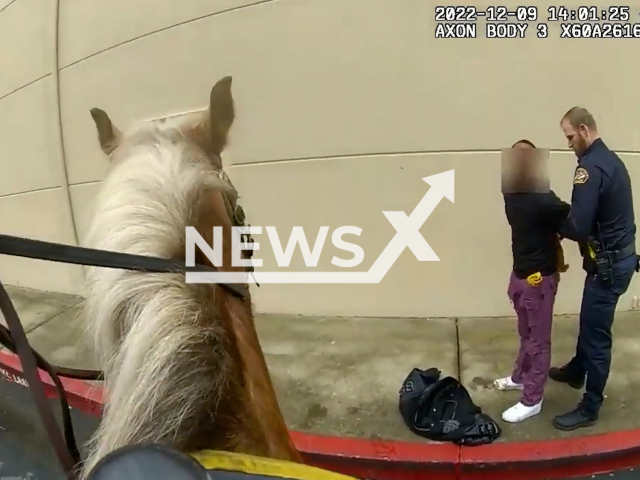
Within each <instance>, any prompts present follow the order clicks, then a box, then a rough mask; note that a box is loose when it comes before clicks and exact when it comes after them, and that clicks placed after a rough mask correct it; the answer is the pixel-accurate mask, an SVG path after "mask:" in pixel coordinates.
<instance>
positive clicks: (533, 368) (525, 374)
mask: <svg viewBox="0 0 640 480" xmlns="http://www.w3.org/2000/svg"><path fill="white" fill-rule="evenodd" d="M559 280H560V277H559V275H558V274H555V275H550V276H548V277H542V282H541V283H540V284H538V285H537V286H531V285H529V284H528V283H527V280H526V279H520V278H518V277H516V276H515V274H514V273H513V272H512V273H511V280H510V281H509V289H508V291H507V293H508V295H509V298H510V299H511V302H512V303H513V308H514V309H515V311H516V314H517V316H518V334H519V335H520V351H519V353H518V359H517V360H516V364H515V367H514V369H513V373H512V374H511V379H512V380H513V381H514V382H516V383H522V384H523V385H524V391H523V393H522V399H521V400H520V401H521V402H522V404H523V405H527V406H529V407H530V406H533V405H536V404H538V403H540V401H541V400H542V397H543V394H544V386H545V383H546V382H547V375H548V374H549V366H550V364H551V323H552V318H553V304H554V303H555V299H556V293H557V292H558V282H559Z"/></svg>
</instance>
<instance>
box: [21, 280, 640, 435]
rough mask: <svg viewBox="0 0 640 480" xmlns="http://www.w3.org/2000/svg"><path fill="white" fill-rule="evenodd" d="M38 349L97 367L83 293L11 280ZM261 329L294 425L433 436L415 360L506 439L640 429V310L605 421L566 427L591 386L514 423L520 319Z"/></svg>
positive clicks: (623, 333) (342, 322) (555, 398)
mask: <svg viewBox="0 0 640 480" xmlns="http://www.w3.org/2000/svg"><path fill="white" fill-rule="evenodd" d="M9 294H10V295H11V298H12V299H13V300H14V302H15V305H16V308H17V310H18V313H19V314H20V317H21V318H22V321H23V322H24V324H25V328H26V330H27V332H28V337H29V339H30V341H31V343H32V346H33V347H34V348H35V349H36V350H38V351H39V352H40V353H41V354H43V355H44V356H45V358H47V359H49V360H50V361H51V362H53V363H56V364H59V365H63V366H69V367H78V368H95V367H96V365H95V362H94V360H93V358H92V355H91V352H90V350H89V348H87V347H86V346H85V344H84V343H83V342H82V340H81V331H80V321H79V317H78V312H79V304H80V302H81V298H80V297H73V296H69V295H62V294H56V293H49V292H40V291H36V290H29V289H24V288H18V287H9ZM256 322H257V326H258V333H259V335H260V339H261V343H262V346H263V349H264V352H265V355H266V357H267V361H268V363H269V367H270V370H271V375H272V378H273V381H274V383H275V385H276V389H277V391H278V398H279V401H280V404H281V406H282V410H283V413H284V415H285V418H286V420H287V423H288V425H289V427H290V428H292V429H294V430H299V431H303V432H312V433H322V434H327V435H340V436H353V437H364V438H385V439H396V440H407V441H425V440H423V439H421V438H420V437H418V436H416V435H414V434H412V433H411V432H410V431H409V430H408V429H407V427H406V426H405V425H404V423H403V422H402V419H401V417H400V414H399V412H398V390H399V388H400V385H401V382H402V381H403V380H404V378H405V377H406V375H407V374H408V373H409V372H410V370H411V369H412V368H413V367H419V368H428V367H438V368H439V369H441V370H442V372H443V375H454V376H456V377H458V378H459V379H460V380H461V381H462V383H463V384H464V385H465V386H466V387H467V388H468V389H469V391H470V393H471V396H472V398H473V399H474V401H475V403H476V404H478V405H479V406H480V407H482V409H483V410H484V411H485V412H486V413H488V414H490V415H491V416H493V418H494V419H496V420H497V421H499V422H500V424H501V425H502V426H503V435H502V437H501V438H500V440H499V441H503V442H508V441H523V440H544V439H549V438H559V437H568V436H581V435H589V434H596V433H604V432H611V431H616V430H626V429H634V428H640V415H639V413H640V406H639V405H638V404H637V402H634V401H632V399H633V398H634V396H636V393H635V392H637V391H638V390H639V389H640V371H638V370H637V368H636V366H637V365H638V364H640V313H639V312H627V313H620V314H618V315H617V318H616V321H615V325H614V337H615V338H614V358H613V365H612V373H611V376H610V380H609V384H608V386H607V391H606V395H607V400H606V402H605V406H604V408H603V410H602V412H601V416H600V421H599V422H598V424H597V425H596V426H595V427H593V428H590V429H580V430H577V431H574V432H569V433H562V432H559V431H557V430H555V429H554V428H553V427H552V426H551V419H552V417H553V416H555V415H557V414H558V413H562V412H564V411H565V410H567V409H568V408H573V406H575V405H576V403H577V402H578V401H579V399H580V396H581V392H578V391H576V390H573V389H571V388H569V387H567V386H564V385H558V384H555V383H554V382H549V384H548V386H547V390H546V392H547V393H546V397H545V403H544V407H543V413H542V414H541V415H539V416H538V417H535V418H532V419H530V420H527V421H525V422H523V423H521V424H517V425H509V424H505V423H504V422H502V420H501V418H500V415H501V412H502V411H503V410H504V409H505V408H507V407H509V406H510V405H512V404H513V403H515V402H516V401H517V399H518V393H517V392H497V391H494V390H492V389H491V387H490V386H491V383H492V381H493V379H494V378H495V377H497V376H503V375H508V374H509V373H510V372H511V368H512V362H513V360H514V358H515V353H516V349H517V333H516V329H515V327H516V323H515V319H514V318H459V319H458V318H450V319H407V318H327V317H304V316H289V315H257V318H256ZM576 334H577V318H575V317H569V316H559V317H556V319H555V324H554V334H553V335H554V337H553V356H554V364H560V363H563V362H565V361H566V360H568V359H569V358H570V357H571V355H572V353H573V349H574V348H575V339H576Z"/></svg>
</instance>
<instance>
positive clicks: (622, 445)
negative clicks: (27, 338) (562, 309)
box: [0, 351, 640, 480]
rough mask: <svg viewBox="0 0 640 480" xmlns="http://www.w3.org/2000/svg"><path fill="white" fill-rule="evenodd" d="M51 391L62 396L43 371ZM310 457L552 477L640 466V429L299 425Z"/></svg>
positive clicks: (334, 464) (405, 471)
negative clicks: (325, 428)
mask: <svg viewBox="0 0 640 480" xmlns="http://www.w3.org/2000/svg"><path fill="white" fill-rule="evenodd" d="M0 367H3V368H0V375H2V377H4V378H5V379H6V380H8V381H11V382H15V383H19V384H21V385H23V386H25V387H27V388H28V385H27V384H26V381H25V380H24V378H23V377H22V367H21V365H20V360H19V359H18V357H17V356H15V355H13V354H12V353H10V352H6V351H0ZM40 378H41V379H42V381H43V382H44V384H45V390H46V392H47V395H49V396H51V397H55V396H56V395H57V393H56V390H55V387H54V385H53V382H52V380H51V378H50V377H49V375H48V374H47V373H45V372H42V371H41V372H40ZM61 380H62V383H63V385H64V388H65V391H66V392H67V396H68V400H69V404H70V405H71V406H72V407H73V408H76V409H78V410H80V411H83V412H85V413H87V414H90V415H95V416H99V415H100V413H101V411H102V387H101V386H99V385H97V386H94V385H91V384H89V383H87V382H84V381H80V380H74V379H67V378H61ZM291 435H292V438H293V440H294V442H295V444H296V446H297V447H298V449H299V450H300V451H301V452H302V453H303V455H304V457H305V458H306V459H307V461H308V462H309V463H310V464H312V465H316V466H318V467H321V468H326V469H328V470H334V471H338V472H341V473H344V474H347V475H352V476H354V477H358V478H363V479H375V480H427V479H428V480H451V479H456V480H460V479H463V480H467V479H469V480H470V479H474V480H484V479H487V480H489V479H491V480H502V479H505V480H507V479H509V480H518V479H521V480H548V479H550V478H556V479H557V478H571V477H581V476H588V475H595V474H598V473H607V472H611V471H613V470H619V469H622V468H627V467H633V466H637V465H640V429H638V430H628V431H623V432H613V433H606V434H601V435H589V436H583V437H576V438H568V439H554V440H548V441H541V442H514V443H494V444H491V445H482V446H478V447H458V446H456V445H453V444H450V443H428V442H426V441H416V442H397V441H386V440H367V439H361V438H344V437H331V436H324V435H312V434H307V433H301V432H293V431H292V432H291Z"/></svg>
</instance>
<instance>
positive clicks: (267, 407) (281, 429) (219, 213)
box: [200, 193, 302, 462]
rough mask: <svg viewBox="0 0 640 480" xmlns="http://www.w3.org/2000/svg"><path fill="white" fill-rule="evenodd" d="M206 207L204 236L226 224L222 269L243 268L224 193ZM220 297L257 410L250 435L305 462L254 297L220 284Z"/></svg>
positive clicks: (249, 403)
mask: <svg viewBox="0 0 640 480" xmlns="http://www.w3.org/2000/svg"><path fill="white" fill-rule="evenodd" d="M206 210H207V211H208V213H209V214H210V215H208V218H207V220H209V222H206V223H208V224H209V226H207V227H205V228H202V229H200V230H201V232H202V233H203V234H204V235H203V238H205V239H206V240H207V241H208V242H209V243H210V244H211V243H212V241H213V239H212V238H208V237H210V236H211V235H212V233H211V232H212V230H213V229H212V225H221V226H222V227H223V240H222V242H223V264H222V266H221V267H219V270H221V271H227V272H228V271H241V270H243V268H242V267H239V266H238V267H234V266H233V265H232V262H231V259H232V258H231V248H230V246H231V239H232V237H231V223H230V219H229V218H228V215H227V210H226V206H225V200H224V197H223V196H222V194H220V193H216V194H215V195H214V196H213V198H211V204H210V205H208V208H206ZM247 291H248V289H247ZM216 299H217V301H216V303H217V305H218V308H219V311H220V313H221V317H222V318H223V319H224V321H225V325H226V329H227V331H228V332H229V333H230V334H231V335H232V338H235V346H236V348H237V351H238V354H239V356H240V360H241V372H242V377H243V379H244V385H245V388H246V391H245V392H244V393H245V395H244V396H243V397H244V399H245V402H246V405H244V409H245V411H246V413H247V414H250V413H253V415H251V416H252V417H254V419H253V421H252V422H251V424H252V429H255V430H254V431H253V432H251V435H250V436H251V437H252V438H253V439H254V440H253V441H260V442H261V443H262V445H261V446H260V450H262V451H263V452H264V454H265V455H267V456H268V457H271V458H279V459H282V460H289V461H295V462H301V461H302V458H301V456H300V453H299V452H298V451H297V449H296V448H295V446H294V445H293V442H292V440H291V437H290V435H289V430H288V429H287V425H286V423H285V421H284V417H283V416H282V412H281V411H280V406H279V405H278V400H277V397H276V392H275V389H274V388H273V384H272V383H271V377H270V375H269V369H268V367H267V362H266V360H265V358H264V354H263V352H262V348H261V346H260V341H259V339H258V334H257V332H256V330H255V324H254V319H253V312H252V305H251V298H246V299H239V298H237V297H233V296H232V295H230V294H229V293H228V292H227V291H226V290H225V289H224V288H222V287H219V286H217V287H216ZM245 415H246V414H245ZM259 432H261V434H259ZM258 437H260V439H258Z"/></svg>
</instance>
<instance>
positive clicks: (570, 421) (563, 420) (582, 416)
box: [551, 405, 598, 432]
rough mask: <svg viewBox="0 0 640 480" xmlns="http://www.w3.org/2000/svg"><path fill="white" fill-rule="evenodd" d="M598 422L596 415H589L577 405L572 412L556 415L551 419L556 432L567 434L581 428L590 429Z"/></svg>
mask: <svg viewBox="0 0 640 480" xmlns="http://www.w3.org/2000/svg"><path fill="white" fill-rule="evenodd" d="M596 420H598V414H597V413H589V412H587V410H586V409H584V408H583V406H582V405H578V406H577V407H576V408H575V409H574V410H571V411H570V412H567V413H564V414H562V415H558V416H557V417H555V418H554V419H553V422H551V423H553V426H554V427H556V428H557V429H558V430H563V431H565V432H568V431H569V430H575V429H577V428H582V427H591V426H593V425H595V423H596Z"/></svg>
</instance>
